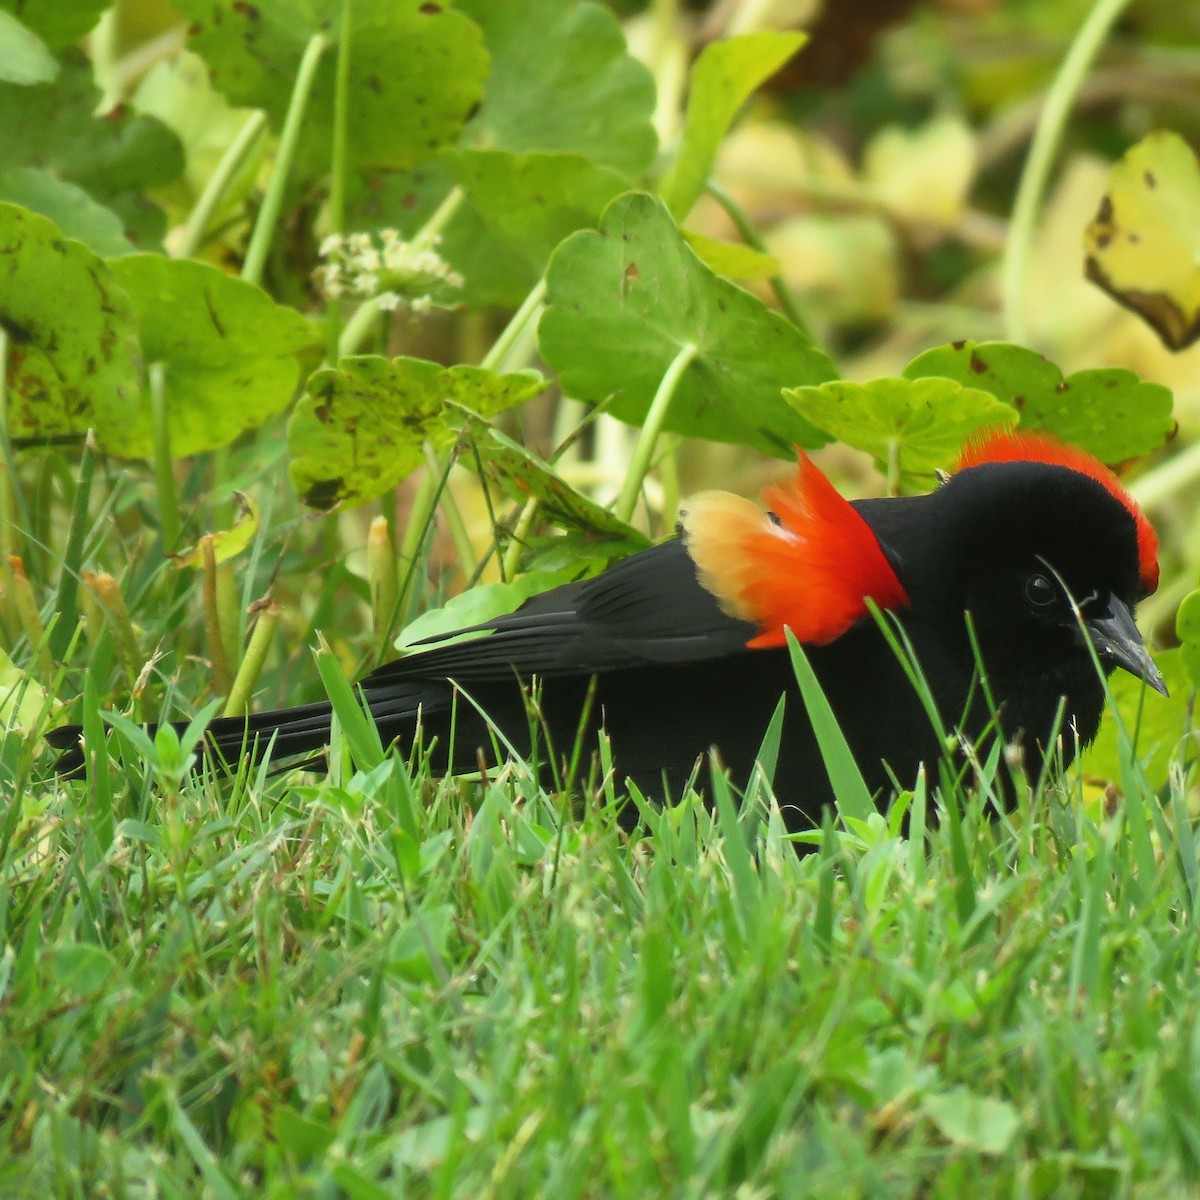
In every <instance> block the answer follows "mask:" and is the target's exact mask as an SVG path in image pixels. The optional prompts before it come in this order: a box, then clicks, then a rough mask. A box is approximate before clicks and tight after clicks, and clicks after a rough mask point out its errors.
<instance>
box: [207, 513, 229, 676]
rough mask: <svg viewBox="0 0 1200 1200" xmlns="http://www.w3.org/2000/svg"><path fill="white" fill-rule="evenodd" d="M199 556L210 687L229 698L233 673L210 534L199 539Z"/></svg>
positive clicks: (215, 557) (215, 558) (214, 550)
mask: <svg viewBox="0 0 1200 1200" xmlns="http://www.w3.org/2000/svg"><path fill="white" fill-rule="evenodd" d="M200 552H201V554H203V556H204V567H203V571H204V576H203V579H204V582H203V586H202V589H201V596H202V599H203V601H204V629H205V633H206V635H207V637H206V640H207V642H208V657H209V662H210V663H211V664H212V673H213V687H214V688H215V689H216V691H217V693H218V694H219V695H222V696H228V694H229V691H230V689H231V688H232V687H233V671H232V670H231V668H230V666H229V659H228V658H227V657H226V654H225V637H224V634H223V633H222V630H221V605H220V600H219V597H218V595H217V555H216V549H215V547H214V546H213V537H212V534H211V533H206V534H205V535H204V536H203V537H202V538H201V539H200Z"/></svg>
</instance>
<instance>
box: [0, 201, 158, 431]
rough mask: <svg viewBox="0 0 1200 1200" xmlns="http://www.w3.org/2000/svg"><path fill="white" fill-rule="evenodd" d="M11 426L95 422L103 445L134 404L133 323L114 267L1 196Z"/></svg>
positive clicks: (0, 271)
mask: <svg viewBox="0 0 1200 1200" xmlns="http://www.w3.org/2000/svg"><path fill="white" fill-rule="evenodd" d="M0 247H3V253H2V254H0V324H2V325H3V328H4V330H5V332H6V333H7V335H8V358H7V363H6V368H7V369H6V375H7V382H8V432H9V434H10V436H12V437H16V438H46V437H58V436H62V435H64V434H71V433H83V432H84V431H85V430H87V429H88V428H90V427H93V428H95V430H96V433H97V438H98V441H99V444H100V446H101V448H104V449H106V448H108V446H109V444H110V439H112V438H116V437H119V436H120V433H121V430H122V429H123V427H124V426H125V425H126V424H127V423H128V422H129V420H130V419H131V416H136V414H137V413H138V411H139V404H140V401H139V388H138V382H139V369H140V366H141V360H140V355H139V352H138V340H137V322H136V319H135V317H134V313H133V308H132V306H131V305H130V302H129V298H128V297H127V296H126V295H125V293H124V292H123V291H122V290H121V288H120V286H119V284H118V283H117V281H116V279H115V278H114V277H113V274H112V271H111V270H110V268H109V267H108V266H107V265H106V264H105V263H104V261H103V260H102V259H100V258H98V257H97V256H96V255H95V254H94V253H92V251H91V250H89V249H88V248H87V247H86V246H84V245H83V244H82V243H81V242H76V241H72V240H71V239H69V238H65V237H63V235H62V233H61V231H60V230H59V229H58V227H57V226H56V225H55V224H54V223H53V222H52V221H49V220H47V219H46V218H45V217H42V216H39V215H37V214H36V213H31V212H29V211H28V210H27V209H24V208H18V207H17V206H16V205H13V204H3V203H0Z"/></svg>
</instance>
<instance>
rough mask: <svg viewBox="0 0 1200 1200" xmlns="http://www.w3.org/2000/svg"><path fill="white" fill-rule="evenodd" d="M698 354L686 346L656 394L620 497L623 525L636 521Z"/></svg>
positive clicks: (692, 345)
mask: <svg viewBox="0 0 1200 1200" xmlns="http://www.w3.org/2000/svg"><path fill="white" fill-rule="evenodd" d="M697 353H698V347H697V346H696V344H695V343H694V342H685V343H684V345H683V346H681V347H680V349H679V353H678V354H676V355H675V357H674V358H673V359H672V360H671V365H670V366H669V367H667V369H666V371H665V373H664V374H663V377H662V382H661V383H660V384H659V385H658V391H657V392H655V393H654V400H653V401H652V402H651V404H650V411H649V412H648V413H647V414H646V419H645V421H644V422H643V423H642V427H641V429H640V430H639V431H638V437H637V441H636V443H634V447H633V458H632V459H631V461H630V463H629V472H628V474H627V475H626V476H625V482H624V483H623V484H622V485H621V493H620V495H619V496H618V497H617V503H616V510H615V511H616V514H617V516H618V517H620V518H621V520H622V521H626V522H629V521H632V520H633V513H634V510H635V509H636V508H637V502H638V496H640V495H641V491H642V483H643V482H644V481H645V478H646V475H647V473H648V472H649V470H650V460H651V459H652V458H653V457H654V447H655V445H656V443H657V442H658V435H659V433H660V432H661V431H662V427H663V422H664V421H666V419H667V413H668V412H670V409H671V401H672V400H673V399H674V398H675V389H676V388H677V387H678V386H679V381H680V379H682V378H683V373H684V372H685V371H686V370H687V369H688V367H689V366H691V363H692V360H693V359H694V358H695V357H696V354H697Z"/></svg>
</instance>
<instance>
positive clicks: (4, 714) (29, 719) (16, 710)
mask: <svg viewBox="0 0 1200 1200" xmlns="http://www.w3.org/2000/svg"><path fill="white" fill-rule="evenodd" d="M58 708H59V705H58V702H57V701H55V700H53V699H52V698H51V697H50V696H49V695H48V693H47V692H46V690H45V688H43V687H41V686H40V685H38V684H37V683H35V682H34V681H33V679H32V678H31V677H30V676H28V675H26V674H25V672H24V671H22V670H21V668H20V667H18V666H17V665H16V663H14V662H13V660H12V659H11V658H9V657H8V655H7V654H5V653H4V651H3V650H0V730H8V731H10V732H14V733H28V732H30V731H31V730H33V729H35V728H36V727H37V726H38V725H40V724H41V723H42V722H43V721H44V720H45V719H46V717H47V716H48V715H50V714H51V713H53V712H55V711H57V709H58Z"/></svg>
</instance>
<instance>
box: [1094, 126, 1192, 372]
mask: <svg viewBox="0 0 1200 1200" xmlns="http://www.w3.org/2000/svg"><path fill="white" fill-rule="evenodd" d="M1084 248H1085V250H1086V251H1087V276H1088V278H1089V279H1090V280H1092V282H1093V283H1096V284H1098V285H1099V286H1100V287H1102V288H1103V289H1104V290H1105V291H1106V292H1107V293H1108V294H1109V295H1110V296H1112V298H1113V299H1114V300H1116V301H1117V303H1118V304H1123V305H1124V306H1125V307H1126V308H1128V309H1132V310H1133V311H1134V312H1135V313H1137V314H1139V316H1141V317H1142V318H1143V319H1144V320H1145V321H1146V322H1147V324H1149V325H1150V326H1151V327H1152V328H1153V329H1154V331H1155V332H1156V333H1157V334H1158V336H1159V337H1160V338H1162V340H1163V342H1164V343H1165V344H1166V345H1167V346H1169V347H1170V348H1171V349H1172V350H1182V349H1183V348H1184V347H1185V346H1190V345H1191V344H1192V342H1194V341H1195V340H1196V339H1197V338H1200V163H1197V162H1196V156H1195V155H1194V154H1193V153H1192V150H1191V147H1190V146H1189V145H1188V144H1187V142H1185V141H1184V140H1183V138H1181V137H1180V136H1179V135H1178V134H1175V133H1168V132H1166V131H1164V130H1159V131H1158V132H1157V133H1152V134H1150V135H1149V136H1148V137H1145V138H1143V139H1142V140H1141V141H1140V142H1138V144H1137V145H1136V146H1134V147H1133V148H1132V149H1131V150H1129V151H1128V152H1127V153H1126V155H1125V157H1124V158H1122V159H1121V161H1120V162H1118V163H1116V164H1115V165H1114V167H1113V168H1112V170H1111V171H1110V172H1109V175H1108V191H1107V192H1105V194H1104V199H1103V200H1101V201H1100V208H1099V210H1098V211H1097V213H1096V216H1095V218H1094V219H1093V221H1092V223H1091V224H1090V225H1089V226H1088V228H1087V232H1086V233H1085V235H1084Z"/></svg>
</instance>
